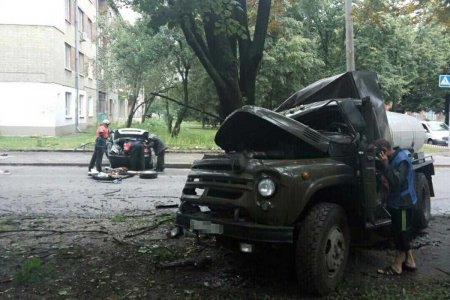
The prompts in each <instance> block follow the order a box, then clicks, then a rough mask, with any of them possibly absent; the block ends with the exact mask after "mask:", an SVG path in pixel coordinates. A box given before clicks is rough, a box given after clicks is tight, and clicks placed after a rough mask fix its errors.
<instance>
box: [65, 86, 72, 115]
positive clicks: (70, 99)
mask: <svg viewBox="0 0 450 300" xmlns="http://www.w3.org/2000/svg"><path fill="white" fill-rule="evenodd" d="M71 102H72V93H69V92H66V104H65V105H66V118H70V117H71V116H70V111H71V109H70V106H71V105H70V104H71Z"/></svg>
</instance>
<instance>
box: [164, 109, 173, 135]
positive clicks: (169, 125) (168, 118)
mask: <svg viewBox="0 0 450 300" xmlns="http://www.w3.org/2000/svg"><path fill="white" fill-rule="evenodd" d="M165 119H166V125H167V131H168V132H169V133H171V132H172V123H173V117H172V115H171V114H170V108H169V101H166V117H165Z"/></svg>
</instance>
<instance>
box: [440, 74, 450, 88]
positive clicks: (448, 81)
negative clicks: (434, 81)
mask: <svg viewBox="0 0 450 300" xmlns="http://www.w3.org/2000/svg"><path fill="white" fill-rule="evenodd" d="M439 87H442V88H450V75H439Z"/></svg>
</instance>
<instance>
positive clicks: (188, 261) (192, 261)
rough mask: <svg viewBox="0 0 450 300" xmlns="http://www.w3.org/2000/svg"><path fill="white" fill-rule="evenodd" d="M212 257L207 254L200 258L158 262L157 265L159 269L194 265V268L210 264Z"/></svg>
mask: <svg viewBox="0 0 450 300" xmlns="http://www.w3.org/2000/svg"><path fill="white" fill-rule="evenodd" d="M211 263H212V259H211V257H209V256H207V257H204V258H201V259H197V260H196V259H186V260H178V261H173V262H167V263H159V264H158V267H159V268H161V269H173V268H180V267H181V268H185V267H194V268H205V267H207V266H209V265H211Z"/></svg>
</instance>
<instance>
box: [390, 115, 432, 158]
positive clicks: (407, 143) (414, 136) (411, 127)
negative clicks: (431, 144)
mask: <svg viewBox="0 0 450 300" xmlns="http://www.w3.org/2000/svg"><path fill="white" fill-rule="evenodd" d="M386 115H387V118H388V122H389V127H390V131H391V135H392V145H393V146H394V147H400V148H403V149H411V148H412V149H414V152H417V151H418V150H419V149H420V148H422V146H423V144H424V143H425V140H426V135H425V129H424V128H423V126H422V124H421V123H420V121H419V120H418V119H416V118H414V117H412V116H409V115H405V114H400V113H395V112H390V111H387V112H386Z"/></svg>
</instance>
